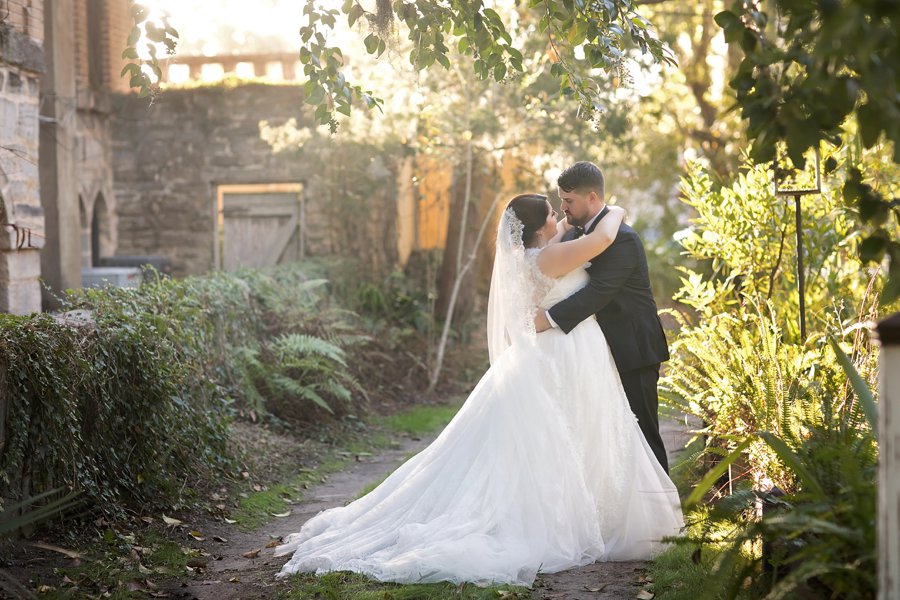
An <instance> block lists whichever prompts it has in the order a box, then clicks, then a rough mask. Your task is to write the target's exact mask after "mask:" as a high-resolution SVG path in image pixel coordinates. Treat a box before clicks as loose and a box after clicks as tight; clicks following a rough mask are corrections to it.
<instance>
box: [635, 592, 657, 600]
mask: <svg viewBox="0 0 900 600" xmlns="http://www.w3.org/2000/svg"><path fill="white" fill-rule="evenodd" d="M655 597H656V594H654V593H653V592H648V591H647V590H641V591H639V592H638V595H637V596H635V598H637V599H638V600H653V598H655Z"/></svg>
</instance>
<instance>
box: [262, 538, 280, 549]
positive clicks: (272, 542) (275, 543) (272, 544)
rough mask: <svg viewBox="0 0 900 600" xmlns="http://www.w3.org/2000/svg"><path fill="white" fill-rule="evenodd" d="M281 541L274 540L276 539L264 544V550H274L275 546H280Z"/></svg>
mask: <svg viewBox="0 0 900 600" xmlns="http://www.w3.org/2000/svg"><path fill="white" fill-rule="evenodd" d="M281 541H282V540H281V538H276V539H274V540H272V541H271V542H269V543H268V544H266V548H274V547H275V546H280V545H281Z"/></svg>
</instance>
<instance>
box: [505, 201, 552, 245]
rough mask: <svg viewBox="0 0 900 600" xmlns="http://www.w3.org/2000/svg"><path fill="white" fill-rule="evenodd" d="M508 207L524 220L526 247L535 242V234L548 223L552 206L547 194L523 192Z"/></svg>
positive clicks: (523, 239)
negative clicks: (548, 201)
mask: <svg viewBox="0 0 900 600" xmlns="http://www.w3.org/2000/svg"><path fill="white" fill-rule="evenodd" d="M506 208H508V209H511V210H512V211H513V212H514V213H515V215H516V217H517V218H518V219H519V220H520V221H522V243H523V244H525V247H526V248H530V247H531V246H532V245H533V244H534V236H535V234H536V233H537V232H538V230H539V229H540V228H541V227H543V226H544V224H545V223H547V217H548V216H549V215H550V207H549V206H548V205H547V196H544V195H543V194H521V195H519V196H516V197H515V198H513V199H512V200H510V201H509V204H508V205H507V206H506Z"/></svg>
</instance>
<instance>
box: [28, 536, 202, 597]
mask: <svg viewBox="0 0 900 600" xmlns="http://www.w3.org/2000/svg"><path fill="white" fill-rule="evenodd" d="M104 537H105V539H106V548H105V552H104V553H103V555H102V556H101V558H99V559H97V560H87V561H85V562H84V563H82V564H81V565H79V566H77V567H64V568H61V569H59V575H60V576H66V577H68V578H69V579H70V580H72V581H74V582H76V584H77V585H70V586H65V587H60V588H58V589H56V590H53V591H49V592H45V593H41V594H39V597H40V598H42V599H47V600H64V599H69V598H86V597H98V598H99V597H104V598H111V599H112V600H126V599H132V598H147V597H148V595H147V594H148V590H146V589H134V590H130V589H128V583H129V582H142V581H144V580H145V579H147V577H148V573H147V571H146V570H147V569H149V570H150V571H152V572H153V573H156V574H160V575H182V574H183V573H184V570H185V566H186V565H187V562H188V560H189V559H191V558H194V557H199V553H198V552H196V551H192V550H191V549H190V548H188V547H185V546H182V545H180V544H178V543H176V542H173V541H171V540H168V539H166V538H165V537H163V536H162V535H160V534H159V533H156V532H154V531H146V532H142V533H139V534H129V535H124V536H123V535H117V534H115V532H113V531H112V530H110V531H108V532H107V534H106V535H105V536H104ZM135 546H137V547H140V548H147V549H149V553H147V554H144V553H143V552H142V553H141V558H140V564H141V566H142V567H144V569H145V571H144V572H141V571H140V569H139V567H138V565H137V564H136V563H135V562H132V561H125V562H123V561H122V560H121V558H122V557H124V556H129V557H130V549H131V548H132V547H135Z"/></svg>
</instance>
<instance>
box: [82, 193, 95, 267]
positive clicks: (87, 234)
mask: <svg viewBox="0 0 900 600" xmlns="http://www.w3.org/2000/svg"><path fill="white" fill-rule="evenodd" d="M78 217H79V223H80V224H81V268H83V269H84V268H88V267H92V266H94V259H93V257H92V254H91V221H90V219H89V218H88V209H87V206H85V204H84V197H83V196H82V195H81V194H79V195H78Z"/></svg>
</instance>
